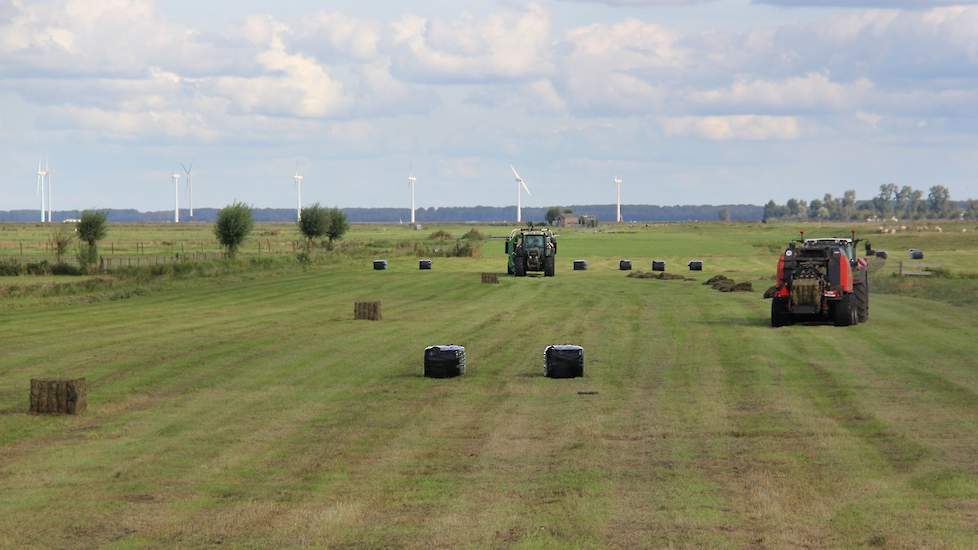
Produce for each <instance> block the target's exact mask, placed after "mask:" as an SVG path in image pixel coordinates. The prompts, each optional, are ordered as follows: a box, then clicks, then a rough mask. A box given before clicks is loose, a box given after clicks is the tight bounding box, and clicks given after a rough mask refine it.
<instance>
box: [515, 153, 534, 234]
mask: <svg viewBox="0 0 978 550" xmlns="http://www.w3.org/2000/svg"><path fill="white" fill-rule="evenodd" d="M509 168H510V169H511V170H512V171H513V175H514V176H516V223H523V191H526V194H527V195H532V194H533V193H530V188H529V187H527V186H526V182H525V181H523V178H521V177H520V174H519V172H517V171H516V167H514V166H513V165H512V164H510V165H509Z"/></svg>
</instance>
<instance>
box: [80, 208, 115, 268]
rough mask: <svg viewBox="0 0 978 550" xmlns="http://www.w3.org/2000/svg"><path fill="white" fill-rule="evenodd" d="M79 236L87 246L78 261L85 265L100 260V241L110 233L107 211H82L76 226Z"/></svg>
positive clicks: (82, 250) (81, 251)
mask: <svg viewBox="0 0 978 550" xmlns="http://www.w3.org/2000/svg"><path fill="white" fill-rule="evenodd" d="M76 229H77V230H78V238H79V239H81V240H82V241H83V242H84V243H85V244H86V245H87V246H85V247H82V249H80V250H79V253H78V261H79V262H80V263H81V264H82V265H83V266H90V265H94V264H95V263H96V262H97V261H98V242H99V241H101V240H102V239H104V238H105V236H106V235H107V234H108V233H109V227H108V218H107V217H106V215H105V212H96V211H93V210H86V211H84V212H82V215H81V220H79V222H78V226H77V228H76Z"/></svg>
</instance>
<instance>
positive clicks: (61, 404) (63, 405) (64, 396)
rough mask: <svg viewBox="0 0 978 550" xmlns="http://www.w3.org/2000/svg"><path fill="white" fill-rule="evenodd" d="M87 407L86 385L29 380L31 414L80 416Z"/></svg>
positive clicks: (82, 383)
mask: <svg viewBox="0 0 978 550" xmlns="http://www.w3.org/2000/svg"><path fill="white" fill-rule="evenodd" d="M87 407H88V385H87V384H86V383H85V379H84V378H78V379H75V380H47V379H33V380H31V404H30V412H31V413H33V414H81V413H82V412H84V411H85V409H86V408H87Z"/></svg>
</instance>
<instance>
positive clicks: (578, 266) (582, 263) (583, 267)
mask: <svg viewBox="0 0 978 550" xmlns="http://www.w3.org/2000/svg"><path fill="white" fill-rule="evenodd" d="M574 271H587V260H574Z"/></svg>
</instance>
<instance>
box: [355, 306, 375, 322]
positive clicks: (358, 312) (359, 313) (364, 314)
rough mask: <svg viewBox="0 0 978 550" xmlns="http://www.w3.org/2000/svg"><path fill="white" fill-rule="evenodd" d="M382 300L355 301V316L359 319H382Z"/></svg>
mask: <svg viewBox="0 0 978 550" xmlns="http://www.w3.org/2000/svg"><path fill="white" fill-rule="evenodd" d="M381 306H382V302H354V304H353V318H354V319H355V320H358V321H380V320H381V319H382V313H381Z"/></svg>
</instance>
